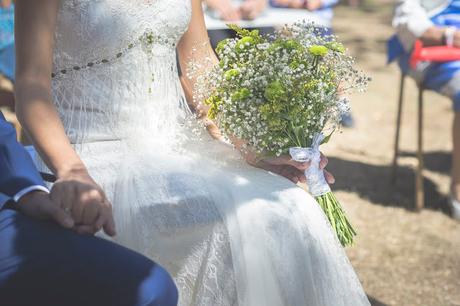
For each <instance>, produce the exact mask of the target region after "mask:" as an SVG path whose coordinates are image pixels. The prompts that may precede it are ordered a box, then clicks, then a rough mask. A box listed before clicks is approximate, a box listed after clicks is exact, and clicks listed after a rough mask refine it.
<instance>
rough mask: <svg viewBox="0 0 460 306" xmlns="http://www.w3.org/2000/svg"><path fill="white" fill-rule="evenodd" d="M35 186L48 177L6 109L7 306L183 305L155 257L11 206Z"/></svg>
mask: <svg viewBox="0 0 460 306" xmlns="http://www.w3.org/2000/svg"><path fill="white" fill-rule="evenodd" d="M32 185H43V181H42V180H41V178H40V175H39V174H38V172H37V170H36V169H35V167H34V165H33V162H32V160H31V159H30V157H29V155H28V153H27V152H26V151H25V150H24V148H23V147H22V146H21V145H20V144H18V143H17V142H16V133H15V131H14V129H13V127H12V126H11V125H10V124H8V123H7V122H5V120H4V118H3V115H1V113H0V206H3V208H1V207H0V305H5V306H26V305H27V306H30V305H37V306H40V305H44V306H92V305H94V306H96V305H97V306H141V305H142V306H144V305H145V306H153V305H156V306H173V305H177V289H176V287H175V285H174V283H173V281H172V279H171V277H170V276H169V275H168V273H167V272H166V271H165V270H163V269H162V268H161V267H160V266H158V265H156V264H155V263H154V262H152V261H150V260H149V259H147V258H145V257H143V256H141V255H139V254H137V253H135V252H133V251H131V250H128V249H126V248H124V247H121V246H119V245H116V244H114V243H111V242H109V241H106V240H104V239H100V238H96V237H94V236H83V235H77V234H75V233H74V232H72V231H70V230H66V229H63V228H61V227H59V226H58V225H56V224H54V223H52V222H42V221H37V220H32V219H30V218H28V217H26V216H24V215H22V214H21V213H19V212H17V211H15V210H12V209H9V208H6V206H4V204H5V203H7V202H9V203H11V198H12V197H13V196H14V195H15V194H16V193H17V192H19V191H21V190H22V189H24V188H26V187H28V186H32Z"/></svg>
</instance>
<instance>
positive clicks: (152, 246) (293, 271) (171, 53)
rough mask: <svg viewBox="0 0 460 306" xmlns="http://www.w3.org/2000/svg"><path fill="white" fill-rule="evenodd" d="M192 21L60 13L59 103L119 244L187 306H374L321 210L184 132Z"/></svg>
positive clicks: (106, 2) (181, 9) (172, 1)
mask: <svg viewBox="0 0 460 306" xmlns="http://www.w3.org/2000/svg"><path fill="white" fill-rule="evenodd" d="M190 16H191V3H190V0H63V1H61V8H60V10H59V14H58V23H57V29H56V36H55V37H56V42H55V51H54V73H53V83H52V88H53V98H54V101H55V103H56V106H57V109H58V111H59V114H60V116H61V118H62V121H63V123H64V126H65V129H66V132H67V134H68V136H69V138H70V139H71V141H72V142H73V143H74V144H75V147H76V149H77V150H78V152H79V154H80V156H81V158H82V159H83V161H84V162H85V164H86V165H87V167H88V169H89V171H90V173H91V175H92V176H93V178H94V179H95V180H96V181H97V182H98V183H99V184H100V185H101V186H102V188H103V189H104V190H105V192H106V194H107V196H108V198H109V199H110V201H111V202H112V203H113V205H114V212H115V218H116V223H117V232H118V236H117V237H116V239H115V240H116V241H117V242H118V243H120V244H123V245H126V246H128V247H130V248H132V249H134V250H137V251H139V252H141V253H143V254H145V255H147V256H149V257H151V258H152V259H154V260H155V261H157V262H158V263H160V264H161V265H163V266H164V267H165V268H166V269H168V271H169V272H170V273H171V274H172V275H173V277H174V279H175V281H176V284H177V286H178V287H179V291H180V305H206V306H219V305H239V306H303V305H308V306H320V305H323V306H341V305H347V306H359V305H369V302H368V300H367V298H366V295H365V294H364V292H363V289H362V287H361V285H360V283H359V280H358V278H357V277H356V275H355V273H354V271H353V269H352V267H351V265H350V263H349V261H348V259H347V257H346V255H345V253H344V251H343V249H342V248H341V247H340V245H339V243H338V241H337V240H336V238H335V236H334V235H333V233H332V231H331V229H330V227H329V225H328V223H327V220H326V218H325V217H324V215H323V213H322V211H321V209H320V208H319V207H318V205H317V204H316V202H315V201H314V200H313V198H312V197H310V196H309V195H308V194H307V193H306V192H305V191H303V190H302V189H301V188H299V187H297V186H296V185H294V184H292V183H291V182H289V181H288V180H286V179H285V178H282V177H280V176H277V175H274V174H271V173H268V172H265V171H263V170H260V169H256V168H253V167H250V166H248V165H247V164H246V163H245V162H244V161H243V160H242V159H241V158H240V157H239V154H238V153H237V152H235V151H234V150H233V149H232V148H231V147H230V146H229V145H227V144H224V143H221V142H218V141H215V140H212V139H211V138H209V137H207V136H202V137H201V138H198V137H197V136H196V135H195V134H194V133H191V132H190V131H189V127H186V125H184V122H185V120H186V118H187V117H189V116H190V111H189V109H188V107H187V105H186V103H185V100H184V97H183V92H182V89H181V86H180V82H179V79H178V72H177V66H176V55H175V46H176V43H177V41H178V40H179V38H180V37H181V35H182V34H183V33H184V31H185V30H186V29H187V26H188V22H189V20H190ZM39 164H40V167H41V168H42V169H44V167H45V166H44V165H43V164H42V163H41V162H39Z"/></svg>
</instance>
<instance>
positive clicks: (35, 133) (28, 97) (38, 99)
mask: <svg viewBox="0 0 460 306" xmlns="http://www.w3.org/2000/svg"><path fill="white" fill-rule="evenodd" d="M16 103H17V104H16V112H17V115H18V119H19V120H20V122H21V124H22V126H23V127H24V129H25V131H26V132H27V134H28V135H29V137H30V138H31V140H32V142H33V143H34V145H35V148H36V149H37V150H38V152H39V153H40V156H41V157H42V158H43V160H44V162H45V163H46V165H47V166H48V167H49V168H50V170H51V171H53V173H55V174H56V175H57V176H58V177H59V176H60V175H62V174H63V173H64V172H68V171H70V170H71V169H75V168H81V167H83V165H82V162H81V160H80V158H79V157H78V155H77V154H76V153H75V151H74V150H73V148H72V146H71V145H70V142H69V140H68V138H67V136H66V135H65V132H64V128H63V126H62V123H61V121H60V119H59V116H58V114H57V112H56V109H55V107H54V105H53V104H52V102H51V98H50V96H49V93H48V92H47V90H46V89H44V88H43V87H42V86H40V85H39V84H36V82H34V81H29V82H28V81H25V80H21V79H18V80H17V85H16Z"/></svg>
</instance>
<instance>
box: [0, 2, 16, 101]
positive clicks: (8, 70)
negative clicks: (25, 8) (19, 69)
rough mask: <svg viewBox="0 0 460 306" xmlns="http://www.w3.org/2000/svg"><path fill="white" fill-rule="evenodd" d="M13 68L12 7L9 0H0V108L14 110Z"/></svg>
mask: <svg viewBox="0 0 460 306" xmlns="http://www.w3.org/2000/svg"><path fill="white" fill-rule="evenodd" d="M14 67H15V55H14V5H13V2H12V1H11V0H0V107H1V106H7V107H9V108H11V109H12V108H14V96H13V92H12V90H11V82H13V81H14Z"/></svg>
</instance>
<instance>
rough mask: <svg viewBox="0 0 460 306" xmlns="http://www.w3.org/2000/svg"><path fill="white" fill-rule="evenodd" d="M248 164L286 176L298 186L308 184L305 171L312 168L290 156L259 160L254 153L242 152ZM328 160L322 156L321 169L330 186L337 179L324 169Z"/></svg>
mask: <svg viewBox="0 0 460 306" xmlns="http://www.w3.org/2000/svg"><path fill="white" fill-rule="evenodd" d="M240 151H241V150H240ZM241 152H242V155H243V157H244V159H245V160H246V162H247V163H248V164H250V165H252V166H254V167H257V168H261V169H264V170H267V171H270V172H273V173H276V174H278V175H281V176H284V177H285V178H287V179H288V180H290V181H292V182H293V183H295V184H297V183H299V182H301V183H306V178H305V170H307V169H308V167H310V163H309V162H304V163H301V162H297V161H295V160H293V159H292V158H291V157H290V156H289V155H282V156H279V157H273V158H265V159H258V158H257V156H256V154H255V153H254V152H252V151H249V150H245V151H241ZM327 163H328V159H327V157H326V156H324V155H323V154H321V162H320V164H319V166H320V168H321V169H323V170H324V176H325V178H326V181H327V182H328V183H329V184H334V182H335V178H334V176H333V175H332V174H331V173H329V172H328V171H327V170H325V169H324V168H325V167H326V166H327Z"/></svg>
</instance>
